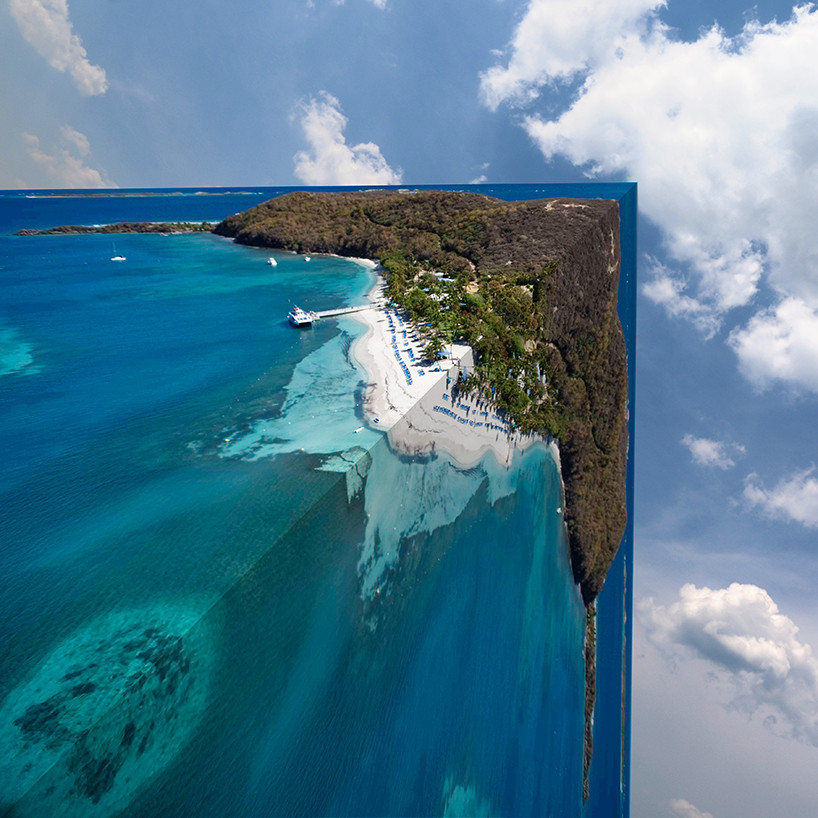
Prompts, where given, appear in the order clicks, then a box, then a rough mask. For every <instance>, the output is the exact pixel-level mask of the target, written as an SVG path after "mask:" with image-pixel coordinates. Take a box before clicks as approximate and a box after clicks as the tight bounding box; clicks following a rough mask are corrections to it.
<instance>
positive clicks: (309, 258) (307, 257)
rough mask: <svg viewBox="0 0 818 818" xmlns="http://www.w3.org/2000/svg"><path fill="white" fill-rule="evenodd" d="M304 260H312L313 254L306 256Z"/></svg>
mask: <svg viewBox="0 0 818 818" xmlns="http://www.w3.org/2000/svg"><path fill="white" fill-rule="evenodd" d="M304 261H312V256H304Z"/></svg>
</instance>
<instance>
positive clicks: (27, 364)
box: [0, 324, 38, 375]
mask: <svg viewBox="0 0 818 818" xmlns="http://www.w3.org/2000/svg"><path fill="white" fill-rule="evenodd" d="M33 363H34V351H33V348H32V345H31V344H30V343H28V342H27V341H24V340H23V339H22V338H21V337H20V335H19V334H18V332H17V330H15V329H14V328H13V327H8V326H3V325H2V324H0V375H11V374H13V373H15V372H17V373H25V374H27V375H31V374H33V373H35V372H36V371H38V367H36V366H34V365H33Z"/></svg>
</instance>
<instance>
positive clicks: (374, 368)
mask: <svg viewBox="0 0 818 818" xmlns="http://www.w3.org/2000/svg"><path fill="white" fill-rule="evenodd" d="M354 261H356V262H358V263H360V264H362V265H364V266H366V267H368V268H369V269H371V270H372V271H373V272H374V273H375V275H377V276H378V278H377V281H376V282H375V285H374V286H373V287H372V289H371V290H370V291H369V294H368V296H367V297H368V299H369V301H370V302H371V303H372V306H371V307H370V308H368V309H365V310H360V311H358V312H355V313H351V314H350V315H349V317H350V318H352V319H354V320H356V321H359V322H360V323H362V324H364V325H365V327H366V331H365V332H364V334H363V335H362V336H360V337H359V338H358V339H356V341H355V342H354V344H353V345H352V348H351V350H350V354H351V355H352V357H353V358H354V360H355V361H356V362H357V363H358V364H359V365H360V366H361V367H362V368H363V369H364V371H365V372H366V375H367V379H368V383H367V387H366V392H365V395H364V418H365V420H366V423H367V425H368V426H369V427H370V428H372V429H379V430H381V431H385V432H386V433H387V437H388V439H389V444H390V446H391V447H392V449H393V450H394V451H396V452H398V453H400V454H406V455H427V454H431V453H433V452H435V451H438V450H442V451H445V452H447V453H448V454H449V455H450V456H451V457H452V458H453V459H454V460H456V461H457V462H458V463H459V464H460V465H461V466H462V467H464V468H471V467H473V466H475V465H477V463H479V462H480V461H481V460H482V459H483V457H484V456H485V454H486V453H487V452H489V451H491V452H492V454H493V455H494V457H495V458H496V460H497V462H498V463H499V464H501V465H503V466H508V465H509V464H510V462H511V458H512V457H513V455H514V452H515V451H517V450H520V451H523V450H525V449H527V448H528V447H529V446H532V445H534V444H535V443H544V444H546V445H548V448H549V450H550V452H551V454H552V456H554V458H555V461H556V463H557V465H558V466H559V452H558V451H556V452H555V449H556V448H557V447H556V443H555V441H553V440H551V439H548V438H545V437H542V436H541V435H537V434H531V435H521V434H519V433H517V432H515V431H513V429H512V428H511V425H510V423H509V420H508V419H507V418H505V417H503V416H501V415H499V414H498V413H497V410H496V408H495V407H493V406H492V404H491V403H490V402H488V401H486V400H483V399H481V398H478V397H476V396H474V395H468V396H464V395H462V394H458V392H457V389H456V385H457V383H458V381H459V379H460V375H461V373H463V372H468V371H469V370H470V369H471V368H472V366H473V365H474V356H473V353H472V350H471V347H468V346H464V345H461V344H453V345H452V346H451V347H450V348H448V350H447V351H448V355H447V357H446V358H442V359H440V360H438V361H437V362H435V363H429V362H425V363H422V361H423V360H424V355H423V350H424V348H425V346H426V340H425V339H424V337H423V335H422V328H419V327H416V326H415V325H414V324H413V323H412V322H411V321H409V319H408V318H407V317H406V315H405V314H404V313H403V312H402V311H401V310H399V309H397V308H395V307H390V306H388V305H387V304H386V302H385V299H384V294H383V291H384V281H383V278H382V277H381V274H380V271H381V267H380V265H379V264H378V263H377V262H374V261H372V260H371V259H360V258H356V259H354Z"/></svg>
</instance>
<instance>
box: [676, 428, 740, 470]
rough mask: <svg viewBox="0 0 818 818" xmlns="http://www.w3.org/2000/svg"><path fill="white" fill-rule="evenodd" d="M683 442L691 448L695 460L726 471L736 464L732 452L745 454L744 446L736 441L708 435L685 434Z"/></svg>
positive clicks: (700, 463)
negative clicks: (715, 438) (716, 438)
mask: <svg viewBox="0 0 818 818" xmlns="http://www.w3.org/2000/svg"><path fill="white" fill-rule="evenodd" d="M682 444H683V445H684V446H686V447H687V448H688V449H689V450H690V454H691V455H692V456H693V460H694V461H695V462H696V463H698V464H699V465H700V466H715V467H716V468H717V469H722V470H723V471H726V470H727V469H731V468H732V467H733V466H735V465H736V463H735V461H734V460H733V459H732V457H730V452H731V451H732V452H734V453H736V454H744V447H743V446H739V445H737V444H735V443H722V442H721V441H718V440H710V439H709V438H706V437H694V436H693V435H685V436H684V437H683V438H682Z"/></svg>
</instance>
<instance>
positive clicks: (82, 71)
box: [9, 0, 108, 96]
mask: <svg viewBox="0 0 818 818" xmlns="http://www.w3.org/2000/svg"><path fill="white" fill-rule="evenodd" d="M9 7H10V9H11V13H12V16H13V17H14V19H15V21H16V22H17V26H18V27H19V29H20V33H21V34H22V35H23V37H25V39H26V40H27V41H28V42H29V43H31V45H33V46H34V48H36V49H37V51H38V53H39V54H40V55H41V56H42V57H44V58H45V59H46V60H47V61H48V64H49V65H50V66H51V67H52V68H56V69H57V70H58V71H62V72H65V71H67V72H68V73H69V74H70V75H71V78H72V79H73V80H74V84H75V85H76V86H77V88H78V89H79V91H80V93H81V94H84V95H86V96H94V95H96V94H104V93H105V91H107V90H108V80H107V78H106V76H105V71H104V70H103V69H102V68H100V67H99V66H98V65H93V64H92V63H90V62H89V61H88V55H87V53H86V51H85V48H83V45H82V42H81V41H80V38H79V37H77V35H76V34H74V30H73V26H72V25H71V21H70V20H69V19H68V2H67V0H9Z"/></svg>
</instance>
